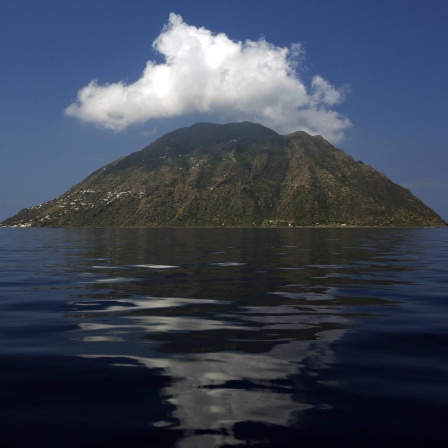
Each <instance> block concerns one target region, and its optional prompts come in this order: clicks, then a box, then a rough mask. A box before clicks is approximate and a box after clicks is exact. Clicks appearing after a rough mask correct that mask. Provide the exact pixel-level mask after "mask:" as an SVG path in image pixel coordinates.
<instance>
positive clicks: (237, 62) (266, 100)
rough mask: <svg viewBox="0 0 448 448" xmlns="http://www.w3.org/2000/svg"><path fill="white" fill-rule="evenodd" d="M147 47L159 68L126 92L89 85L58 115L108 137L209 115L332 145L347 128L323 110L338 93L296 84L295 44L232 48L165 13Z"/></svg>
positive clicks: (298, 54)
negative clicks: (155, 122) (301, 133)
mask: <svg viewBox="0 0 448 448" xmlns="http://www.w3.org/2000/svg"><path fill="white" fill-rule="evenodd" d="M153 47H154V49H155V50H156V51H158V52H159V53H160V54H161V55H162V56H163V57H164V59H165V61H164V63H160V64H158V63H155V62H153V61H148V62H147V63H146V67H145V69H144V71H143V73H142V76H141V77H140V79H138V80H137V81H136V82H134V83H132V84H125V83H124V82H121V81H120V82H117V83H113V84H104V85H99V84H98V83H97V82H96V81H91V82H90V83H89V84H88V85H87V86H85V87H83V88H82V89H81V90H80V91H79V92H78V96H77V100H76V102H74V103H73V104H71V105H70V106H69V107H67V109H66V110H65V113H66V114H67V115H69V116H74V117H78V118H80V119H81V120H83V121H86V122H91V123H97V124H99V125H102V126H104V127H106V128H108V129H113V130H116V131H120V130H123V129H125V128H126V127H128V126H129V125H132V124H134V123H143V122H146V121H149V120H151V119H154V118H163V117H175V116H180V115H183V114H188V113H203V114H207V113H209V114H214V115H216V114H218V115H219V116H220V117H221V118H222V120H229V121H238V120H250V121H255V122H258V123H262V124H264V125H266V126H268V127H271V128H272V129H274V130H276V131H277V132H280V133H288V132H293V131H297V130H305V131H307V132H309V133H311V134H321V135H323V136H324V137H325V138H327V139H329V140H331V141H333V142H335V141H338V140H340V139H342V138H343V134H344V131H345V130H346V129H347V128H348V127H350V126H351V123H350V120H349V119H348V118H347V117H345V116H343V115H341V114H339V113H338V112H335V111H334V110H332V109H331V108H330V107H332V106H334V105H336V104H338V103H341V102H342V101H343V100H344V91H343V90H341V89H337V88H335V87H334V86H333V85H331V84H330V83H329V82H328V81H326V80H325V79H324V78H322V77H321V76H319V75H316V76H314V77H313V79H312V82H311V86H310V88H309V89H308V88H307V87H306V85H305V83H304V82H303V81H302V80H301V79H300V77H299V75H298V73H297V71H296V69H297V68H299V65H300V63H301V62H302V60H303V57H304V52H303V49H302V47H301V46H300V44H297V43H295V44H292V45H291V46H290V47H289V48H285V47H283V48H282V47H276V46H275V45H273V44H270V43H269V42H266V40H264V39H260V40H258V41H251V40H247V41H245V42H240V41H238V42H235V41H232V40H231V39H229V38H228V37H227V36H226V35H225V34H222V33H220V34H214V33H213V32H212V31H209V30H207V29H205V28H197V27H195V26H191V25H188V24H186V23H185V22H184V21H183V20H182V17H180V16H179V15H176V14H173V13H171V14H170V16H169V22H168V24H166V25H165V27H164V28H163V30H162V32H161V33H160V35H159V36H158V37H157V38H156V39H155V41H154V43H153Z"/></svg>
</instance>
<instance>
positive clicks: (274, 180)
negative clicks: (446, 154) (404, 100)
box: [3, 122, 446, 227]
mask: <svg viewBox="0 0 448 448" xmlns="http://www.w3.org/2000/svg"><path fill="white" fill-rule="evenodd" d="M3 224H4V225H22V226H53V227H59V226H248V227H251V226H309V225H317V224H318V225H336V226H342V225H347V226H348V225H356V226H445V225H446V223H445V222H444V221H443V220H442V219H441V218H440V217H439V216H438V215H437V214H436V213H435V212H434V211H432V210H431V209H430V208H428V207H427V206H426V205H424V204H423V203H422V202H421V201H420V200H419V199H417V198H416V197H415V196H413V195H412V194H411V192H410V191H409V190H407V189H405V188H402V187H401V186H399V185H397V184H395V183H393V182H392V181H390V180H389V179H387V178H386V177H385V176H384V175H383V174H381V173H379V172H378V171H376V170H375V169H373V168H372V167H370V166H368V165H365V164H363V163H361V162H356V161H354V160H353V158H352V157H350V156H348V155H347V154H346V153H344V152H343V151H341V150H339V149H336V148H334V147H333V146H332V145H331V144H330V143H328V142H327V141H326V140H324V139H323V138H322V137H320V136H310V135H308V134H307V133H305V132H296V133H293V134H289V135H286V136H281V135H279V134H277V133H276V132H274V131H272V130H270V129H268V128H266V127H263V126H261V125H258V124H253V123H249V122H243V123H231V124H226V125H219V124H211V123H197V124H195V125H193V126H191V127H189V128H182V129H178V130H176V131H173V132H171V133H169V134H166V135H165V136H163V137H161V138H160V139H158V140H156V141H155V142H153V143H152V144H151V145H149V146H148V147H146V148H144V149H143V150H141V151H139V152H135V153H132V154H130V155H129V156H127V157H124V158H121V159H119V160H117V161H115V162H113V163H111V164H109V165H107V166H105V167H103V168H100V169H99V170H97V171H95V172H94V173H92V174H91V175H90V176H89V177H88V178H87V179H85V180H84V181H82V182H81V183H79V184H77V185H75V186H74V187H72V188H71V189H70V190H68V191H67V192H66V193H65V194H63V195H62V196H60V197H59V198H56V199H53V200H51V201H49V202H47V203H45V204H42V205H39V206H36V207H32V208H30V209H24V210H22V211H21V212H19V213H18V214H17V215H15V216H13V217H12V218H9V219H8V220H6V221H5V222H4V223H3Z"/></svg>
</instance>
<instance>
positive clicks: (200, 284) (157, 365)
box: [0, 229, 448, 448]
mask: <svg viewBox="0 0 448 448" xmlns="http://www.w3.org/2000/svg"><path fill="white" fill-rule="evenodd" d="M0 318H1V325H0V333H1V346H0V446H1V447H2V448H4V447H32V446H45V447H47V448H53V447H115V446H117V447H179V448H205V447H243V446H258V447H279V448H281V447H300V446H303V447H308V446H314V447H320V446H323V447H389V446H390V447H392V446H393V447H400V446H404V447H442V446H443V447H446V446H448V231H447V230H445V229H416V230H414V229H406V230H401V229H394V230H386V229H381V230H380V229H378V230H376V229H370V230H365V229H258V230H249V229H244V230H243V229H0Z"/></svg>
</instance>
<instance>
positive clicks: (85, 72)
mask: <svg viewBox="0 0 448 448" xmlns="http://www.w3.org/2000/svg"><path fill="white" fill-rule="evenodd" d="M170 13H175V14H176V15H177V16H172V17H178V19H176V20H177V22H176V21H175V20H174V21H173V22H172V23H171V28H165V29H164V30H162V28H163V27H164V25H166V24H168V23H169V20H170ZM174 22H176V23H174ZM182 27H183V28H182ZM200 27H203V29H202V31H197V30H200ZM180 31H182V32H184V34H182V33H181V32H180ZM198 32H199V33H202V34H204V35H205V36H206V37H207V39H209V41H210V40H213V39H214V40H216V36H217V35H219V33H222V34H221V37H222V38H221V41H222V42H224V44H223V46H222V48H223V51H225V49H226V48H227V49H229V48H231V47H232V48H233V49H234V50H235V52H236V53H235V54H236V56H235V57H233V59H232V64H233V65H232V67H234V71H233V72H234V73H236V74H237V75H238V76H240V75H241V76H243V77H244V76H245V74H247V73H250V67H249V65H247V63H248V58H249V56H248V55H250V54H252V56H253V55H254V54H259V55H261V56H260V58H261V59H263V58H264V59H263V61H264V64H265V65H264V67H265V68H266V70H268V68H267V67H268V66H269V67H272V64H271V62H272V61H273V63H275V64H278V65H276V66H275V67H277V66H278V67H279V68H278V69H277V70H276V71H275V70H274V71H272V70H271V72H269V73H266V79H268V81H269V82H268V83H267V84H266V83H265V84H263V83H261V84H259V85H256V84H255V85H254V89H253V92H252V93H253V94H252V96H251V95H249V94H248V96H247V98H246V97H244V98H241V102H244V105H245V106H244V107H243V108H241V107H240V106H241V104H238V105H236V104H235V105H234V104H232V103H231V102H230V100H229V101H227V102H226V100H225V99H223V98H221V97H219V95H218V94H219V91H218V90H216V89H215V90H214V89H211V90H210V91H211V92H212V93H211V94H210V95H209V96H207V97H204V96H201V97H200V98H199V97H197V96H194V95H195V93H194V88H195V86H197V85H199V84H200V83H197V82H194V80H195V78H194V76H196V75H194V70H193V69H194V68H195V67H196V68H197V67H199V68H200V67H201V66H200V65H199V66H196V65H194V64H190V66H188V64H189V62H188V61H191V60H193V59H194V56H195V54H193V53H191V49H190V53H188V58H187V59H186V60H181V59H182V58H181V56H179V54H178V53H176V55H174V53H170V51H171V52H172V51H177V50H178V48H179V45H177V43H179V42H181V41H182V39H184V37H182V36H185V35H188V36H190V34H191V33H193V34H194V33H198ZM170 33H171V34H170ZM176 33H177V34H176ZM185 33H187V34H185ZM189 33H190V34H189ZM224 35H225V36H224ZM179 36H180V37H179ZM190 37H191V36H190ZM157 38H159V41H160V42H162V38H163V39H164V40H163V42H164V43H163V45H162V44H160V45H159V47H158V48H159V52H157V51H155V49H154V47H153V42H154V40H155V39H157ZM176 39H177V40H176ZM248 40H250V41H252V42H254V44H252V47H250V45H249V46H248V44H247V43H245V42H246V41H248ZM214 42H215V41H214ZM238 42H239V44H238ZM263 42H264V44H263ZM215 43H216V42H215ZM294 44H295V45H294ZM297 44H299V45H297ZM238 45H239V46H238ZM263 45H264V46H263ZM165 47H166V48H168V49H166V50H165ZM210 48H212V50H213V51H214V53H213V52H212V55H216V54H217V53H216V51H217V50H216V48H218V47H216V46H215V47H210ZM210 48H209V49H210ZM220 48H221V47H220ZM447 48H448V2H446V1H444V0H421V1H413V0H406V1H404V0H403V1H402V0H394V1H383V0H377V1H373V0H363V1H359V0H321V1H320V0H313V1H300V0H295V1H283V0H277V1H268V0H226V1H215V2H210V1H202V0H195V1H194V2H187V1H185V0H183V1H166V2H160V1H149V0H146V1H143V0H132V1H125V0H89V1H87V0H76V1H71V0H64V1H61V0H40V1H38V2H37V1H34V0H15V1H7V0H3V1H1V2H0V57H1V67H2V68H1V70H0V86H1V87H0V92H1V103H0V220H2V219H5V218H7V217H8V216H11V215H13V214H15V213H16V212H18V211H19V210H20V209H21V208H23V207H30V206H33V205H36V204H39V203H42V202H45V201H47V200H49V199H51V198H53V197H56V196H59V195H61V194H62V193H64V192H65V191H66V190H67V189H68V188H69V187H71V186H72V185H74V184H76V183H77V182H79V181H81V180H82V179H84V178H85V177H86V176H87V175H89V174H90V173H91V172H92V171H94V170H96V169H98V168H99V167H101V166H103V165H105V164H106V163H109V162H111V161H113V160H115V159H117V158H118V157H121V156H123V155H127V154H129V153H131V152H134V151H137V150H139V149H141V148H143V147H144V146H146V145H147V144H149V143H150V142H151V141H153V140H154V139H155V138H157V137H159V136H161V135H163V134H164V133H166V132H169V131H171V130H173V129H176V128H178V127H181V126H189V125H191V124H193V123H195V122H196V121H221V122H225V121H238V120H240V119H251V120H253V121H261V122H263V123H264V124H271V123H272V126H271V127H272V128H273V129H275V130H277V131H280V132H289V131H291V130H292V128H291V127H294V130H295V123H296V122H297V126H296V128H297V130H299V129H308V130H317V131H319V133H322V134H324V135H325V136H327V137H328V138H329V139H330V140H333V142H334V143H335V145H336V146H337V147H339V148H341V149H343V150H345V151H346V152H347V153H349V154H350V155H352V156H353V157H354V158H355V159H361V160H362V161H363V162H365V163H368V164H370V165H372V166H373V167H374V168H376V169H378V170H379V171H381V172H383V173H384V174H386V175H387V176H388V177H389V178H391V179H392V180H393V181H395V182H397V183H399V184H401V185H403V186H405V187H408V188H410V189H411V191H412V192H413V193H414V194H415V195H417V196H418V197H419V198H420V199H422V200H423V201H424V202H425V203H427V204H428V205H429V206H430V207H432V208H433V209H434V210H435V211H437V212H438V213H439V214H440V215H441V216H442V217H443V218H444V219H445V220H447V219H448V199H447V198H448V177H447V175H446V167H447V166H448V133H447V129H448V114H447V100H448V94H447V83H448V58H447V57H446V49H447ZM281 49H287V55H286V56H284V55H285V54H286V53H281ZM161 50H162V51H161ZM202 50H203V49H200V50H198V51H202ZM249 50H250V51H252V53H250V51H249ZM164 51H166V52H165V53H164ZM220 51H221V50H220ZM232 51H233V50H232ZM254 52H255V53H254ZM268 53H269V55H270V56H269V57H271V56H272V55H273V59H272V61H271V62H270V61H267V59H266V58H267V57H268V56H267V55H268ZM282 55H283V56H282ZM166 57H168V58H174V59H173V61H174V63H172V64H171V66H170V67H169V69H170V70H171V72H168V75H169V77H170V79H171V78H172V79H174V80H175V81H173V82H172V83H171V84H170V85H169V89H171V90H169V93H167V94H166V95H171V97H169V98H168V99H170V98H175V99H176V101H177V102H175V104H174V106H173V102H172V101H171V100H170V101H165V100H167V98H166V97H162V98H159V99H158V100H159V102H160V104H159V103H157V102H156V101H155V100H151V98H152V97H151V96H150V95H151V94H153V92H152V91H150V92H149V94H148V95H149V96H148V98H150V100H148V103H151V104H152V106H151V107H152V109H151V110H149V109H148V108H146V105H144V106H142V107H143V108H142V112H141V114H140V115H138V114H137V115H136V114H135V113H134V111H135V110H137V109H138V108H136V107H135V103H132V102H131V103H129V104H128V103H122V102H120V101H118V102H115V103H113V101H112V99H111V95H112V94H113V92H112V89H111V88H108V86H112V88H119V89H121V90H123V91H126V92H125V93H126V95H127V94H128V93H129V89H128V87H129V86H133V87H132V88H134V87H135V86H137V87H138V86H141V85H143V84H144V83H142V82H140V83H138V80H141V79H144V78H142V73H143V71H144V70H145V66H146V64H147V62H148V61H153V65H154V66H156V67H159V68H160V67H162V68H166V59H165V58H166ZM176 58H177V59H176ZM223 60H224V59H223ZM185 61H187V62H185ZM225 61H226V62H225V63H226V64H227V63H229V59H225ZM218 62H219V61H218ZM185 64H186V65H185ZM269 64H270V65H269ZM218 65H219V64H218ZM218 68H219V67H218ZM292 69H293V70H295V72H294V73H291V70H292ZM185 70H187V72H188V73H189V74H188V75H187V76H185V82H184V83H183V84H182V83H179V80H180V79H183V78H181V77H180V74H182V73H184V71H185ZM282 70H283V72H282ZM288 70H289V71H288ZM148 73H149V71H148ZM164 73H165V72H164ZM196 73H199V75H198V76H200V81H201V83H208V84H207V85H211V86H213V85H214V84H213V83H214V82H215V81H216V77H215V75H214V74H213V73H215V72H213V73H212V74H210V76H208V75H207V76H208V77H206V78H204V79H203V78H202V76H203V70H199V71H197V72H196ZM276 73H277V74H278V73H283V75H281V76H276ZM151 76H152V75H151ZM188 76H190V77H191V78H188ZM238 76H236V77H234V79H233V80H232V78H231V79H230V81H228V82H229V83H230V84H228V86H231V87H235V86H236V84H237V83H238V79H240V78H238ZM270 77H271V78H270ZM154 79H155V78H154ZM154 79H152V78H151V80H150V81H151V82H152V83H153V84H154V85H153V84H151V85H153V88H154V89H155V90H154V91H155V92H160V91H162V90H163V89H162V88H161V86H159V85H157V84H156V81H154ZM157 79H159V78H157ZM198 79H199V78H198ZM92 80H96V84H95V86H96V87H95V88H92V89H91V92H90V97H89V99H88V101H87V100H86V101H85V102H84V103H83V102H82V101H80V100H79V98H78V92H80V91H81V89H83V88H85V87H86V86H88V85H89V83H90V82H91V81H92ZM176 80H177V81H176ZM246 81H247V80H246ZM271 81H272V82H271ZM148 82H149V81H148ZM242 82H245V81H244V79H243V81H242ZM263 82H264V81H263ZM145 85H146V86H147V85H148V83H146V84H145ZM200 85H201V86H202V85H205V84H200ZM120 86H121V87H120ZM263 86H267V87H266V89H264V88H263ZM273 86H274V87H275V86H279V87H278V88H279V94H278V95H275V90H272V89H274V87H273ZM165 87H166V86H165ZM145 88H146V87H145ZM176 89H177V90H176ZM257 89H258V90H257ZM263 89H264V90H263ZM269 89H271V90H269ZM249 90H250V89H249ZM163 91H165V90H163ZM246 91H248V89H247V88H245V89H243V90H238V89H236V90H235V95H236V96H238V95H239V96H240V97H241V95H244V94H245V92H246ZM135 92H137V93H138V92H140V91H139V90H135V89H134V93H135ZM151 92H152V93H151ZM216 92H218V93H216ZM300 92H301V93H300ZM304 92H305V93H304ZM121 93H122V92H121ZM296 93H297V95H296ZM101 95H103V96H101ZM201 95H202V94H201ZM300 95H302V96H300ZM128 96H129V95H128ZM128 96H126V98H127V97H128ZM277 97H278V98H284V100H281V101H280V100H278V101H279V102H278V104H277V103H276V104H275V106H276V107H275V108H273V109H272V108H271V109H272V110H274V112H276V111H279V113H278V114H275V113H274V112H272V110H271V109H269V108H268V107H266V102H269V101H272V98H274V102H275V101H277ZM293 97H294V98H295V100H294V101H296V103H294V101H292V102H291V101H290V98H293ZM77 98H78V99H77ZM179 98H184V101H183V102H182V101H180V100H179ZM270 98H271V100H270ZM191 99H193V100H191ZM190 100H191V101H190ZM263 101H264V102H263ZM104 103H107V107H108V109H107V110H103V109H101V107H103V105H104ZM191 104H196V106H194V107H193V106H191ZM297 104H301V105H302V106H300V107H302V109H301V114H297V115H296V113H295V112H294V110H293V109H294V108H295V107H296V106H297ZM303 104H306V106H303ZM70 105H72V109H71V114H67V112H66V111H67V108H68V107H70ZM109 106H110V107H109ZM190 106H191V107H190ZM148 107H149V106H148ZM257 107H259V110H263V111H265V112H263V113H264V115H263V114H261V113H260V114H259V115H257V113H258V112H257ZM145 108H146V109H145ZM291 108H292V109H291ZM310 108H311V109H312V110H311V109H310ZM117 111H118V112H117ZM317 112H318V113H317ZM270 113H272V115H269V114H270ZM117 114H118V115H117ZM282 114H283V115H282ZM103 116H107V117H109V118H108V120H109V121H107V120H106V119H103V118H101V117H103ZM117 116H119V121H114V122H112V121H111V118H110V117H117ZM278 117H281V118H282V120H283V118H284V120H283V121H282V122H280V121H279V120H278ZM258 118H259V119H258ZM348 123H350V126H349V125H348ZM107 126H108V127H107Z"/></svg>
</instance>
